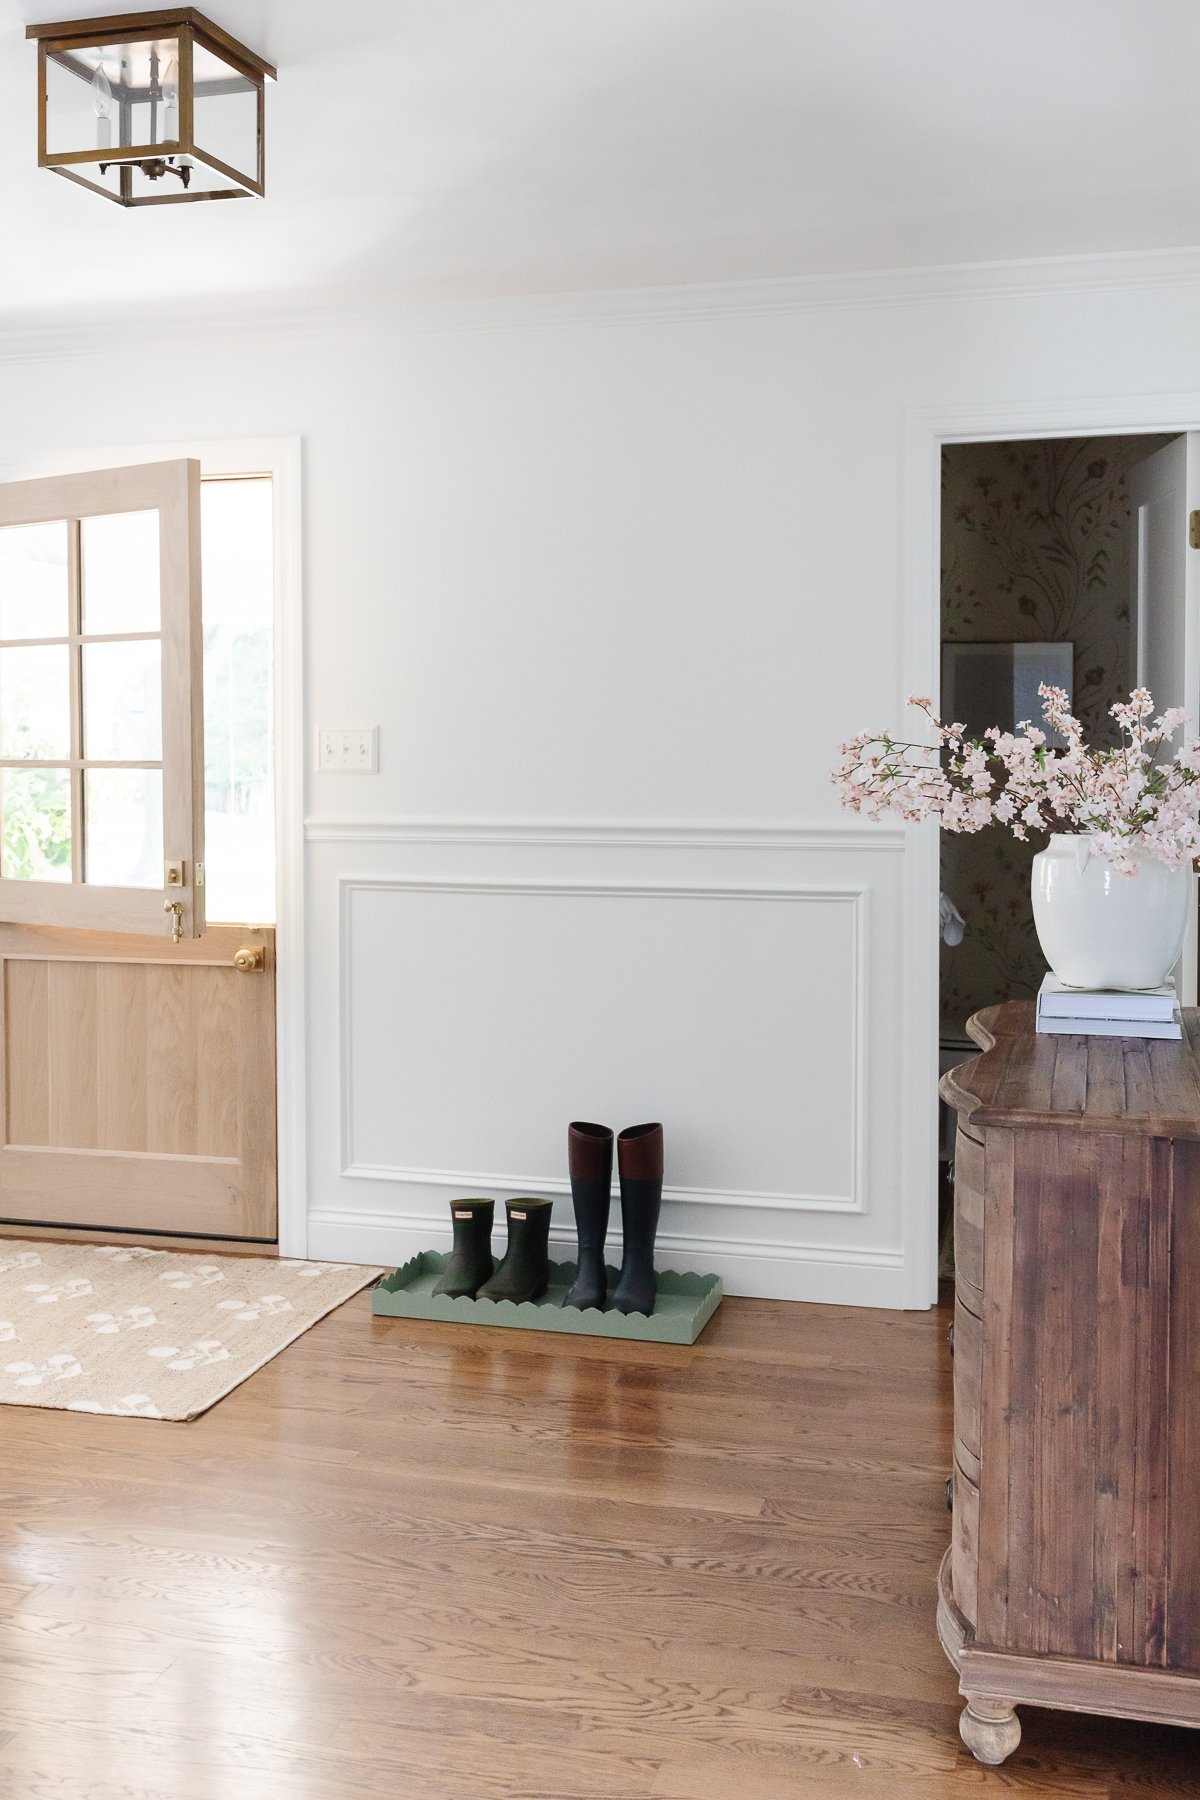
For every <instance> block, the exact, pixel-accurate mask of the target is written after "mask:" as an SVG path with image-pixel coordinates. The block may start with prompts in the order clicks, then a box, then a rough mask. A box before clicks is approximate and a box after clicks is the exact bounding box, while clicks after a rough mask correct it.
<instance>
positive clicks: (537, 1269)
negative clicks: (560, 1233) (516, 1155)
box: [475, 1200, 554, 1302]
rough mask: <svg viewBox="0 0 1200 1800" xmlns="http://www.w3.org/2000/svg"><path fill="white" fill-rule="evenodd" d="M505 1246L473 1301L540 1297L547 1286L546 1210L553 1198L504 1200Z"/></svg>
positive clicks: (548, 1230)
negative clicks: (505, 1211) (501, 1259)
mask: <svg viewBox="0 0 1200 1800" xmlns="http://www.w3.org/2000/svg"><path fill="white" fill-rule="evenodd" d="M504 1204H505V1208H506V1210H507V1212H508V1249H507V1250H506V1251H505V1252H504V1261H503V1262H502V1263H501V1264H500V1267H499V1268H498V1269H497V1270H496V1273H495V1274H494V1275H493V1276H492V1279H491V1280H490V1281H486V1282H485V1283H484V1285H483V1286H482V1287H481V1288H480V1289H479V1292H478V1293H477V1294H476V1296H475V1298H476V1299H477V1300H513V1301H517V1302H519V1301H521V1300H540V1299H541V1297H542V1295H543V1294H544V1293H545V1292H546V1289H547V1288H548V1287H549V1286H550V1213H551V1210H552V1208H553V1206H554V1202H553V1200H506V1201H505V1203H504Z"/></svg>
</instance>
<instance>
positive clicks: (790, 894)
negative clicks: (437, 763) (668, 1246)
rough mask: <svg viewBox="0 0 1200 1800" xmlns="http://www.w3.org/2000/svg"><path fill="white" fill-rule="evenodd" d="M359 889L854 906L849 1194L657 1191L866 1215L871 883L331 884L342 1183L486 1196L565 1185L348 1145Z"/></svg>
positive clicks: (712, 1202) (668, 1196) (709, 1201)
mask: <svg viewBox="0 0 1200 1800" xmlns="http://www.w3.org/2000/svg"><path fill="white" fill-rule="evenodd" d="M365 891H376V892H387V893H391V892H396V893H409V892H416V893H435V894H441V893H452V894H464V893H465V894H481V895H490V896H495V895H497V894H504V895H513V894H517V895H533V896H537V897H544V896H547V895H549V896H550V897H551V898H563V899H572V898H580V897H582V898H586V899H596V898H599V899H656V900H677V901H688V900H735V901H763V900H766V901H787V902H793V903H794V902H804V901H810V900H818V901H820V900H840V901H844V902H845V903H846V904H848V905H849V906H850V908H851V911H852V919H853V928H854V955H853V961H852V967H851V977H850V978H851V985H852V998H851V1019H852V1025H851V1036H850V1093H851V1109H852V1120H853V1124H852V1128H851V1134H850V1192H849V1193H848V1194H847V1195H844V1196H843V1195H840V1194H800V1193H796V1194H782V1193H773V1192H766V1191H764V1192H756V1191H755V1190H753V1189H743V1190H732V1189H727V1188H696V1187H693V1188H685V1187H672V1188H664V1189H663V1200H664V1202H673V1201H680V1202H685V1203H686V1202H694V1203H699V1204H701V1205H708V1206H735V1207H750V1208H760V1209H762V1210H764V1211H772V1212H822V1213H864V1212H865V1211H866V1210H867V1128H868V1121H869V1118H870V1108H869V1101H868V1092H867V1026H868V1019H869V1013H868V1010H867V969H868V959H867V910H868V904H869V893H870V889H869V888H868V887H866V886H865V885H860V886H853V885H846V884H844V883H842V884H838V885H836V886H835V885H830V886H825V885H822V884H818V883H813V882H806V883H805V884H804V885H803V886H799V885H795V884H792V885H782V884H781V885H778V886H775V885H772V886H770V887H743V886H740V885H733V884H730V883H712V882H709V883H696V882H610V881H508V880H494V879H491V878H489V877H475V878H473V879H467V880H452V879H441V878H435V879H426V878H424V877H421V876H403V875H391V876H361V875H359V876H350V875H343V876H342V877H340V879H339V881H338V968H339V983H338V985H339V994H338V1066H339V1077H340V1079H339V1084H338V1087H339V1092H338V1115H339V1117H338V1128H339V1141H340V1145H341V1157H340V1162H341V1168H340V1173H341V1175H342V1176H343V1177H345V1178H347V1179H349V1180H358V1181H385V1182H392V1183H395V1184H397V1185H400V1186H417V1185H430V1186H438V1187H457V1188H459V1189H465V1190H467V1191H469V1192H471V1193H481V1194H487V1193H489V1192H496V1191H501V1192H507V1193H509V1194H519V1193H526V1194H528V1193H551V1194H555V1193H557V1194H566V1193H569V1192H570V1184H569V1182H566V1181H564V1180H562V1179H560V1178H550V1179H547V1178H546V1177H543V1176H538V1175H514V1174H510V1173H503V1174H488V1173H480V1172H479V1171H478V1170H461V1169H443V1170H440V1171H435V1170H429V1169H416V1168H408V1167H405V1166H403V1165H391V1164H379V1163H362V1162H359V1161H358V1159H357V1157H356V1155H355V1151H354V1109H353V1098H354V1049H353V1046H354V1021H353V1016H352V1006H351V989H352V983H351V975H352V970H353V960H354V931H353V909H352V904H351V902H352V897H353V895H354V894H355V893H359V892H365Z"/></svg>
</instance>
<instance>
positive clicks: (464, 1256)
mask: <svg viewBox="0 0 1200 1800" xmlns="http://www.w3.org/2000/svg"><path fill="white" fill-rule="evenodd" d="M495 1210H496V1202H495V1201H494V1200H452V1201H451V1202H450V1223H451V1225H452V1226H453V1227H454V1248H453V1249H452V1250H451V1252H450V1256H449V1259H448V1261H447V1263H446V1266H445V1268H444V1269H443V1270H442V1272H441V1274H440V1275H439V1276H438V1278H437V1281H436V1282H435V1283H434V1288H433V1291H434V1293H435V1294H445V1295H446V1296H447V1298H448V1299H450V1300H462V1299H471V1298H473V1296H474V1295H475V1292H476V1290H477V1289H478V1288H479V1287H480V1286H481V1285H482V1283H483V1282H485V1281H486V1280H487V1278H488V1276H489V1275H490V1274H491V1273H492V1271H493V1269H494V1268H495V1266H496V1265H495V1263H494V1262H493V1260H492V1218H493V1215H494V1213H495Z"/></svg>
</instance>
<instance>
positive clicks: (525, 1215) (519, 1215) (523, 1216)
mask: <svg viewBox="0 0 1200 1800" xmlns="http://www.w3.org/2000/svg"><path fill="white" fill-rule="evenodd" d="M512 1217H513V1218H514V1219H522V1220H524V1219H527V1218H528V1217H529V1214H528V1213H519V1212H515V1213H513V1214H512Z"/></svg>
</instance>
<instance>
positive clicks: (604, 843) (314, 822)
mask: <svg viewBox="0 0 1200 1800" xmlns="http://www.w3.org/2000/svg"><path fill="white" fill-rule="evenodd" d="M304 835H305V837H306V839H307V840H308V842H309V843H311V844H497V845H506V844H516V845H524V844H528V845H538V844H547V845H568V844H581V845H595V846H597V847H598V848H602V849H607V848H612V849H649V850H693V849H695V850H809V851H814V850H834V851H843V850H853V851H859V850H883V851H890V852H892V853H893V854H895V853H898V852H899V851H901V850H903V848H904V843H905V830H904V827H903V826H869V825H866V826H864V825H859V824H856V823H854V822H853V821H850V820H847V821H846V822H845V823H843V822H842V821H840V820H837V819H833V820H830V821H828V822H821V823H819V824H816V823H814V824H806V823H798V824H788V823H783V822H781V823H778V824H773V823H766V824H754V825H741V824H736V823H727V822H725V821H722V820H715V819H697V820H686V819H663V820H642V819H518V818H500V819H496V818H489V819H470V818H462V819H456V818H397V819H384V818H381V819H333V818H311V819H306V820H305V822H304Z"/></svg>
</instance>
